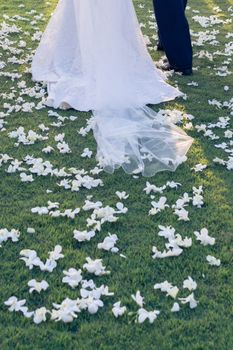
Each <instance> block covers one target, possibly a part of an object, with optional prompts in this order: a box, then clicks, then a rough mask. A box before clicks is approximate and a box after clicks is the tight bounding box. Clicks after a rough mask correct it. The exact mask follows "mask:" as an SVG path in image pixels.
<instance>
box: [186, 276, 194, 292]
mask: <svg viewBox="0 0 233 350" xmlns="http://www.w3.org/2000/svg"><path fill="white" fill-rule="evenodd" d="M183 288H184V289H185V288H187V289H188V290H189V291H190V292H191V291H192V290H195V289H196V288H197V283H196V282H195V281H194V280H193V279H192V277H190V276H188V278H187V279H186V280H184V282H183Z"/></svg>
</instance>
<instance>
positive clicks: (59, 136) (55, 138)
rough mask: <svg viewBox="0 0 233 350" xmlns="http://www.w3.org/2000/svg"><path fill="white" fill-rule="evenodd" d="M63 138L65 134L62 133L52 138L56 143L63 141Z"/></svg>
mask: <svg viewBox="0 0 233 350" xmlns="http://www.w3.org/2000/svg"><path fill="white" fill-rule="evenodd" d="M64 137H65V134H64V133H63V134H58V135H56V136H55V137H54V140H55V141H56V142H62V141H63V140H64Z"/></svg>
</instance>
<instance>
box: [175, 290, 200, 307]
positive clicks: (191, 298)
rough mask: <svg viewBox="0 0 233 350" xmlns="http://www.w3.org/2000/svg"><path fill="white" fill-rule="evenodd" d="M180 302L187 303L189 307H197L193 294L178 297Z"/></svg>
mask: <svg viewBox="0 0 233 350" xmlns="http://www.w3.org/2000/svg"><path fill="white" fill-rule="evenodd" d="M179 300H180V301H181V303H182V304H187V303H189V307H190V309H195V308H196V307H197V304H198V301H197V300H195V298H194V294H193V293H192V294H190V295H189V296H187V297H186V298H179Z"/></svg>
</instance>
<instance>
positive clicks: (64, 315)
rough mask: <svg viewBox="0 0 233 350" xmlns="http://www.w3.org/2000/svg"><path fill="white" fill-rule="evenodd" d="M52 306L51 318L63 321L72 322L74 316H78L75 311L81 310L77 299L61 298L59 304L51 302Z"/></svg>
mask: <svg viewBox="0 0 233 350" xmlns="http://www.w3.org/2000/svg"><path fill="white" fill-rule="evenodd" d="M53 307H54V309H53V310H52V313H51V320H55V321H62V322H64V323H69V322H72V321H73V320H74V318H77V317H78V316H77V313H79V312H80V311H81V310H80V308H79V306H78V301H77V300H72V299H69V298H66V299H65V300H63V301H62V303H61V304H55V303H53Z"/></svg>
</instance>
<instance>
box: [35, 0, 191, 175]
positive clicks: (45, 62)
mask: <svg viewBox="0 0 233 350" xmlns="http://www.w3.org/2000/svg"><path fill="white" fill-rule="evenodd" d="M32 76H33V80H35V81H44V82H46V83H47V90H48V98H47V101H46V105H47V106H50V107H54V108H62V109H68V108H74V109H76V110H78V111H90V110H91V111H92V113H93V124H92V128H93V133H94V137H95V139H96V142H97V160H98V162H99V164H100V166H102V167H103V168H104V169H105V170H106V171H107V172H110V173H112V172H113V171H114V170H115V169H117V168H119V167H123V169H124V170H125V171H126V172H127V173H138V172H141V173H142V174H143V175H144V176H152V175H154V174H155V173H156V172H158V171H162V170H170V171H175V170H176V168H177V166H178V165H179V164H180V163H182V162H183V161H185V160H186V153H187V151H188V150H189V148H190V146H191V144H192V142H193V139H192V138H191V137H189V136H188V135H187V134H186V133H185V132H184V131H183V130H182V129H181V128H178V127H177V126H176V125H174V124H173V123H171V122H170V121H169V120H168V118H165V117H161V116H158V115H157V114H156V113H155V112H154V111H153V110H152V109H150V108H149V107H147V106H146V105H147V104H158V103H160V102H164V101H169V100H172V99H175V98H176V97H178V96H181V95H182V93H181V92H180V91H179V90H178V89H176V88H174V87H172V86H170V85H168V84H167V83H166V82H165V78H166V77H165V76H164V75H163V73H161V72H160V71H159V70H158V69H156V68H155V66H154V63H153V61H152V59H151V57H150V55H149V53H148V51H147V48H146V45H145V42H144V40H143V36H142V33H141V30H140V27H139V23H138V20H137V17H136V14H135V10H134V7H133V3H132V0H60V1H59V2H58V5H57V8H56V10H55V12H54V14H53V16H52V18H51V20H50V22H49V24H48V26H47V29H46V31H45V33H44V34H43V36H42V39H41V42H40V45H39V47H38V49H37V50H36V53H35V55H34V57H33V62H32Z"/></svg>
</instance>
